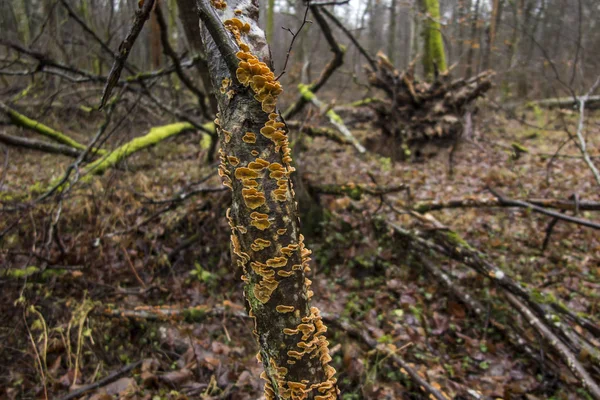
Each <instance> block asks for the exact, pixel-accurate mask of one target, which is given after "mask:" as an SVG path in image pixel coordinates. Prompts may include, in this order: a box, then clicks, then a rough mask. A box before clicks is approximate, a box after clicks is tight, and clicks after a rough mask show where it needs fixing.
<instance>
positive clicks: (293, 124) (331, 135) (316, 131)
mask: <svg viewBox="0 0 600 400" xmlns="http://www.w3.org/2000/svg"><path fill="white" fill-rule="evenodd" d="M286 124H287V126H288V127H289V128H290V129H292V130H296V131H299V132H302V133H306V134H307V135H308V136H311V137H324V138H327V139H329V140H331V141H334V142H336V143H339V144H343V145H352V142H351V141H350V140H349V139H347V138H346V137H344V136H342V135H340V134H339V133H338V132H336V131H335V130H333V129H330V128H326V127H322V126H312V125H306V124H303V123H301V122H299V121H287V122H286Z"/></svg>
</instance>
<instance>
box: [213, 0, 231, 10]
mask: <svg viewBox="0 0 600 400" xmlns="http://www.w3.org/2000/svg"><path fill="white" fill-rule="evenodd" d="M210 4H212V6H213V7H214V8H216V9H217V10H224V9H226V8H227V2H225V1H223V0H210Z"/></svg>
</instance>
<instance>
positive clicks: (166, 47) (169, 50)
mask: <svg viewBox="0 0 600 400" xmlns="http://www.w3.org/2000/svg"><path fill="white" fill-rule="evenodd" d="M154 13H155V14H156V21H157V22H158V26H159V27H160V41H161V43H162V47H163V51H164V52H165V54H166V55H167V56H168V57H169V58H170V59H171V62H172V63H173V66H174V67H175V73H176V74H177V76H178V77H179V79H181V82H183V84H184V85H185V86H186V87H187V88H188V89H189V90H190V91H191V92H192V93H193V94H194V95H195V96H196V97H197V98H198V106H199V107H200V111H201V112H202V115H204V117H206V118H209V115H208V110H207V108H206V106H205V99H206V95H205V94H204V92H202V91H201V90H200V89H199V88H198V87H197V86H196V85H194V83H193V82H192V81H191V80H190V79H189V78H188V76H187V75H186V74H185V72H184V71H183V68H181V65H180V63H179V57H178V56H177V53H175V50H173V47H171V43H169V31H168V27H167V23H166V22H165V17H164V16H163V13H162V10H161V7H160V4H159V3H157V4H156V7H155V8H154Z"/></svg>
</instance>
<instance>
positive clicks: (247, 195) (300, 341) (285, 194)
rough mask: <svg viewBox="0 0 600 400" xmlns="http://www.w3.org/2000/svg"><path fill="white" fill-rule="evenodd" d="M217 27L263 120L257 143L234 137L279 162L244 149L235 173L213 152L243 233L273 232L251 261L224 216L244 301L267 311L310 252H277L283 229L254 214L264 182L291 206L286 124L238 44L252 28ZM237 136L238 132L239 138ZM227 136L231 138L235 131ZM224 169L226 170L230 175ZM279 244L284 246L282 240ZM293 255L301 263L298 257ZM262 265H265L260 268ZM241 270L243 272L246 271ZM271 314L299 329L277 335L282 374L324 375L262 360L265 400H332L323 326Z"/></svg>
mask: <svg viewBox="0 0 600 400" xmlns="http://www.w3.org/2000/svg"><path fill="white" fill-rule="evenodd" d="M216 3H219V5H220V4H221V3H224V2H222V1H215V0H213V5H214V6H215V7H216V8H219V7H217V5H215V4H216ZM234 12H235V15H236V16H239V15H241V14H243V13H242V11H241V10H235V11H234ZM240 18H241V17H240ZM224 25H225V28H226V29H227V30H228V31H230V32H231V33H232V35H233V36H234V38H235V41H236V43H237V45H238V46H239V49H240V51H238V52H237V53H236V56H237V58H238V59H239V61H240V62H239V65H238V68H237V70H236V74H235V75H236V78H237V80H238V81H239V83H240V84H241V85H243V86H245V87H248V88H250V89H251V90H252V92H253V94H254V98H255V99H256V101H258V102H259V103H260V106H261V109H262V111H263V112H264V113H266V114H268V119H267V121H266V123H265V124H264V126H262V128H261V129H260V130H259V132H260V135H262V138H259V137H257V136H259V135H258V133H259V132H256V131H255V132H245V133H244V134H243V136H242V137H241V139H242V142H244V143H247V144H255V143H256V142H257V139H259V140H261V141H262V143H264V142H265V139H264V138H266V139H268V140H270V141H271V142H272V143H273V145H274V149H275V152H279V153H280V154H281V161H280V162H273V163H271V162H269V161H267V160H265V159H262V158H259V156H262V157H265V154H268V152H267V151H265V152H263V153H262V154H261V153H259V151H258V150H260V149H258V150H257V149H256V148H254V149H253V148H251V149H249V150H250V154H252V156H253V157H255V159H254V160H253V161H250V162H249V163H248V164H247V165H240V160H239V159H238V158H237V157H234V156H228V157H226V156H225V154H223V153H222V152H220V156H221V166H220V167H219V175H220V176H221V177H222V178H223V184H224V185H226V186H229V187H230V188H231V187H232V184H233V182H232V178H233V177H234V178H235V182H236V184H237V182H240V183H241V185H242V197H243V199H244V203H245V205H246V207H248V208H249V209H250V210H251V211H252V212H251V213H250V225H251V227H248V229H252V228H254V229H257V230H259V231H265V230H268V229H270V228H271V229H273V231H267V232H264V236H265V237H264V238H256V239H254V241H253V242H252V243H251V244H250V249H247V251H248V252H249V253H251V254H252V256H251V255H249V254H248V253H245V252H243V251H242V248H241V246H240V239H239V238H238V235H237V234H238V233H241V234H244V233H246V232H247V229H246V228H244V227H241V226H236V225H235V224H234V222H233V220H232V219H231V217H230V215H229V210H228V212H227V218H228V220H229V224H230V226H231V229H232V235H231V242H232V249H233V253H234V254H235V255H236V256H237V257H238V261H237V262H238V265H240V266H242V267H243V268H244V276H243V277H242V279H243V280H244V281H245V282H247V283H249V282H250V281H252V283H253V285H251V286H249V287H247V288H248V289H249V290H251V294H252V295H253V296H254V298H255V299H256V300H257V301H258V302H260V303H262V304H266V303H267V302H268V301H269V300H270V299H271V297H272V294H273V292H274V291H275V290H276V289H277V288H278V286H279V283H280V282H281V281H282V280H284V279H286V278H288V277H292V276H296V277H300V275H298V273H302V274H306V273H308V272H309V271H310V267H309V262H310V257H309V256H310V254H311V252H310V250H308V249H307V248H306V247H305V246H304V237H303V236H302V235H299V237H298V243H288V244H287V245H283V244H279V243H280V241H282V239H284V238H279V237H280V236H283V235H285V234H286V233H287V232H288V229H287V227H275V228H272V222H271V221H275V220H276V219H271V220H270V219H269V215H268V214H266V213H263V212H260V211H264V212H267V210H268V207H267V206H266V204H267V199H266V195H265V192H263V190H264V187H267V188H271V187H273V186H272V185H270V184H269V185H266V186H263V184H262V180H263V179H267V175H268V178H269V179H273V180H274V181H275V183H276V188H274V189H273V190H272V191H271V193H269V195H270V200H272V201H276V202H287V201H292V200H293V196H294V192H293V189H292V184H291V181H290V179H289V177H290V174H291V173H292V172H293V171H294V168H293V167H292V166H291V163H292V158H291V149H290V147H289V141H288V136H287V133H286V129H285V123H284V122H282V121H281V119H280V118H279V115H278V114H277V113H275V109H276V104H277V98H278V96H279V95H280V94H281V93H282V91H283V88H282V86H281V84H280V83H279V82H278V81H277V79H276V77H275V75H274V74H273V72H272V71H271V69H270V68H269V67H268V66H267V64H266V63H264V62H262V61H260V60H259V59H258V58H257V57H256V56H255V55H254V54H252V53H251V52H250V47H249V46H248V44H246V43H244V42H243V41H242V36H243V35H245V34H248V33H249V32H250V30H251V26H250V25H249V24H248V23H244V22H243V21H242V20H240V19H238V18H232V19H228V20H226V21H225V22H224ZM220 91H221V93H222V94H224V95H225V94H227V95H228V96H230V97H231V96H232V95H233V92H232V90H231V81H230V80H229V79H224V80H223V81H222V82H221V87H220ZM215 124H217V126H219V125H218V119H217V120H216V121H215ZM221 131H222V132H223V140H224V142H225V143H229V141H230V140H231V138H232V133H230V132H226V131H225V130H221ZM243 132H244V131H242V132H240V135H241V134H242V133H243ZM234 133H236V134H237V132H236V131H234ZM252 147H255V146H252ZM269 147H270V146H269ZM228 167H232V168H231V171H230V170H229V169H228ZM269 204H273V203H269ZM258 209H260V211H259V210H258ZM267 239H270V240H267ZM292 240H293V239H292ZM272 241H273V243H272ZM284 241H287V240H285V239H284ZM272 246H276V248H275V249H276V250H277V253H273V252H272V251H271V250H269V251H265V252H264V253H263V254H267V253H268V256H265V257H264V258H261V260H262V261H258V260H256V257H255V253H257V252H261V251H264V250H265V249H267V248H269V247H271V248H272ZM280 246H283V247H280ZM250 250H251V251H250ZM296 252H297V253H296ZM273 254H275V255H273ZM298 254H299V256H300V257H298ZM268 257H270V258H268ZM265 258H268V259H266V260H265ZM298 259H299V261H298ZM291 260H293V262H292V261H291ZM246 267H248V271H247V270H246ZM250 271H252V272H253V274H251V275H249V274H248V272H250ZM310 286H311V281H310V279H308V278H304V282H303V288H302V294H301V295H302V297H303V298H304V299H305V300H307V301H308V300H310V298H311V297H312V296H313V292H312V290H310ZM275 309H276V311H277V312H278V313H282V314H291V316H292V317H295V318H298V319H297V321H299V322H300V323H299V324H298V325H297V326H294V325H295V324H296V323H297V322H295V323H294V325H291V326H290V327H288V328H285V329H283V333H284V334H286V335H290V336H295V338H296V339H297V340H296V347H294V348H292V349H291V350H289V351H287V353H286V354H287V357H288V359H287V361H286V362H287V363H288V365H287V366H288V367H289V366H290V365H294V364H296V363H299V364H303V363H306V364H308V365H310V364H311V363H312V361H309V360H313V359H315V360H318V361H319V363H320V364H321V366H322V368H323V371H324V373H325V379H324V381H322V382H317V383H311V382H309V381H308V380H303V381H302V382H293V381H290V380H289V377H288V369H287V368H285V367H280V366H278V365H277V364H276V361H275V359H276V357H272V356H269V357H268V363H267V365H265V367H266V370H267V371H268V374H267V373H263V374H262V375H261V377H262V378H264V379H265V380H266V381H267V382H266V384H265V396H266V399H267V400H271V399H275V398H281V399H289V400H303V399H308V398H309V396H311V398H314V399H316V400H334V399H336V397H337V393H338V391H337V388H336V386H335V385H336V379H335V377H334V375H335V369H334V368H333V367H331V366H330V365H329V362H330V361H331V357H330V355H329V351H328V341H327V339H326V338H325V336H324V333H325V332H326V330H327V328H326V327H325V325H324V324H323V321H322V319H321V316H320V314H319V310H318V309H317V308H316V307H311V308H310V313H309V315H308V316H305V317H302V318H301V310H300V309H297V308H296V306H292V305H285V304H279V305H277V306H276V307H275ZM250 316H251V317H252V318H255V315H254V313H253V310H252V309H251V310H250ZM255 333H256V332H255ZM283 351H285V350H283ZM266 354H267V353H265V355H266ZM257 359H258V360H259V362H262V361H263V360H262V357H261V356H260V354H259V355H258V356H257ZM265 362H267V360H265ZM276 392H277V393H276Z"/></svg>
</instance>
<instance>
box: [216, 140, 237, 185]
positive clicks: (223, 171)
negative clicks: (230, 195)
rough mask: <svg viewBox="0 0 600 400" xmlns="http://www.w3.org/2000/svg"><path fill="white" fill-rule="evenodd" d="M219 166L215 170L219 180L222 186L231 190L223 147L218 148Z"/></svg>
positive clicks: (229, 172)
mask: <svg viewBox="0 0 600 400" xmlns="http://www.w3.org/2000/svg"><path fill="white" fill-rule="evenodd" d="M219 160H220V161H221V162H220V163H219V168H218V170H217V172H218V174H219V177H220V178H221V182H222V183H223V186H227V187H228V188H229V189H231V190H233V185H232V183H233V182H232V181H231V171H229V169H227V157H226V156H225V152H224V151H223V149H219Z"/></svg>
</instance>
